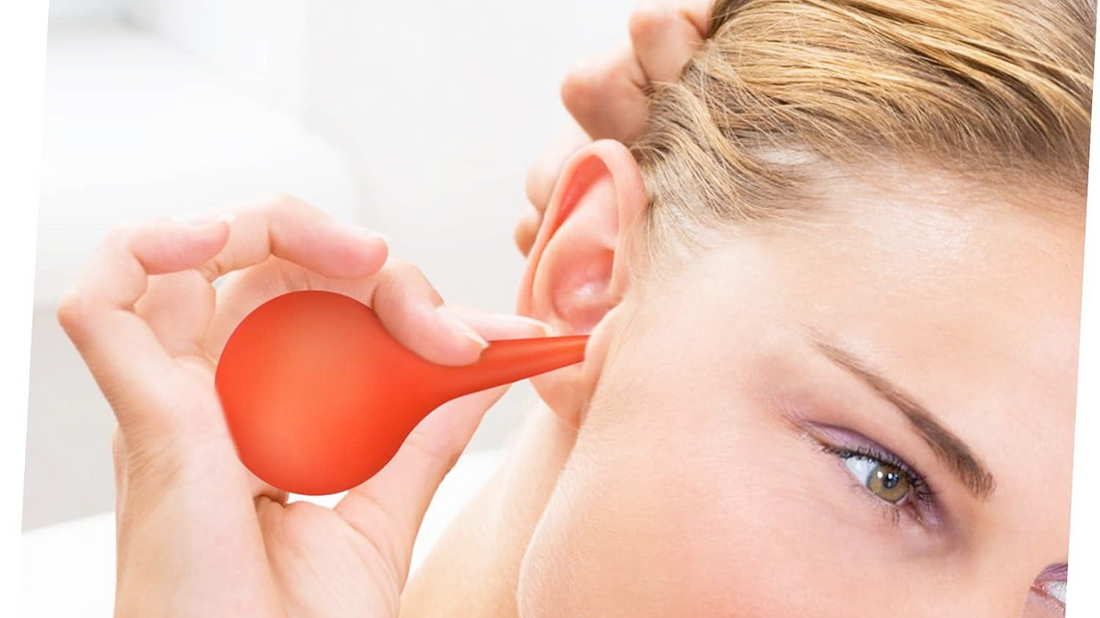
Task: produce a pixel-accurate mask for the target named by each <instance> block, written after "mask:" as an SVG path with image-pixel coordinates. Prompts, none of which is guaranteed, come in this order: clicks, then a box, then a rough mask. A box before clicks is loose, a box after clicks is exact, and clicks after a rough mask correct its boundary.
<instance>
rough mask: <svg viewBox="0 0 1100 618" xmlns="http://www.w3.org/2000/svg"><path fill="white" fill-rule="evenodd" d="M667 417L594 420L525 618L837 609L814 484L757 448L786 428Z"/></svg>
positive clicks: (527, 588)
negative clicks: (798, 585)
mask: <svg viewBox="0 0 1100 618" xmlns="http://www.w3.org/2000/svg"><path fill="white" fill-rule="evenodd" d="M620 401H622V400H621V399H620ZM662 408H663V406H661V405H660V401H659V400H655V399H654V400H650V404H649V410H648V411H642V410H639V409H635V411H634V413H631V414H616V413H614V412H613V411H610V410H603V411H600V412H596V411H593V415H592V417H591V418H590V419H589V423H587V424H586V426H585V427H584V428H583V429H582V432H581V434H580V436H579V438H578V442H577V446H576V449H575V451H574V453H573V456H572V457H571V459H570V462H569V464H568V465H567V467H566V469H565V471H564V472H563V474H562V477H561V479H560V480H559V483H558V486H557V488H556V490H555V493H554V495H553V497H552V499H551V501H550V503H549V505H548V507H547V509H546V511H545V513H544V515H543V517H542V519H541V520H540V523H539V526H538V528H537V530H536V533H535V535H534V537H533V539H532V541H531V545H530V546H529V548H528V551H527V554H526V556H525V559H524V563H523V567H522V571H521V579H520V588H519V594H518V598H519V601H520V607H521V609H522V610H523V611H522V615H523V616H524V618H534V617H538V616H576V615H629V616H667V615H736V616H741V617H753V616H761V617H764V616H768V617H770V618H783V617H786V616H792V617H793V616H806V615H813V614H814V612H812V611H811V608H815V609H816V611H817V612H820V611H822V607H823V606H824V607H827V606H828V605H829V603H828V599H827V598H825V597H827V596H829V595H828V594H822V591H821V589H820V587H819V585H820V584H822V583H825V585H826V586H828V585H830V584H829V583H828V582H823V578H822V576H821V573H822V572H828V571H829V570H830V569H831V570H833V571H834V572H835V569H832V565H833V559H834V558H835V555H834V554H832V553H831V552H830V551H829V545H830V542H829V539H828V537H827V535H822V534H819V533H818V530H817V529H816V527H815V525H814V523H815V522H814V515H813V509H811V508H808V505H809V504H812V501H811V500H808V499H807V497H806V492H805V491H804V487H803V485H804V481H803V480H802V479H801V478H800V475H799V474H797V471H795V472H793V473H792V472H784V471H783V470H784V467H782V465H781V464H782V458H781V457H779V456H777V455H776V454H775V453H774V452H773V450H772V449H769V448H768V447H767V446H766V445H765V443H766V442H767V440H761V439H759V438H760V437H762V436H766V435H767V433H768V432H771V431H776V429H775V428H773V427H771V426H769V424H768V423H764V422H760V421H755V422H754V421H752V420H751V419H749V418H745V419H740V420H737V422H736V423H734V424H731V423H729V422H727V423H725V424H724V430H723V431H718V430H716V427H715V426H714V425H713V424H711V423H706V422H703V423H700V422H698V420H699V419H698V418H695V419H694V420H693V419H691V418H690V417H691V416H692V414H691V413H689V412H688V411H686V410H684V409H683V408H682V407H679V406H676V407H673V408H664V409H665V410H666V411H665V412H664V413H662V414H654V413H653V412H652V411H653V410H654V409H657V410H660V409H662ZM734 425H735V426H736V428H737V429H736V431H731V426H734ZM789 439H790V438H789V436H788V441H789ZM834 540H835V537H834ZM792 578H793V582H799V581H802V582H805V583H806V584H807V585H809V583H810V582H815V583H816V584H817V585H813V586H812V588H808V589H807V588H803V589H802V590H797V589H792V583H793V582H792ZM825 579H827V578H825ZM810 592H813V594H809V593H810ZM838 592H840V591H838ZM840 609H844V610H850V609H852V605H851V604H846V605H844V606H840V607H838V610H840ZM818 615H821V614H818ZM825 615H829V614H828V613H826V614H825Z"/></svg>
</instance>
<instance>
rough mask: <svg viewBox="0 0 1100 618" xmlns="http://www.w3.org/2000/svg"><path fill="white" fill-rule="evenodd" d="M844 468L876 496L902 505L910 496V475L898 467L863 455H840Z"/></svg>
mask: <svg viewBox="0 0 1100 618" xmlns="http://www.w3.org/2000/svg"><path fill="white" fill-rule="evenodd" d="M838 455H839V456H840V458H841V459H842V460H843V461H844V467H846V468H848V471H849V472H851V473H852V476H854V477H856V480H858V481H859V482H860V483H861V484H862V485H863V486H864V487H866V488H867V490H868V491H870V492H871V493H872V494H874V495H875V496H877V497H879V498H882V499H883V500H885V501H887V502H889V503H890V504H901V503H902V502H903V501H904V500H905V498H906V497H908V496H909V492H910V486H909V474H908V473H907V472H906V471H905V470H903V469H901V468H900V467H898V466H894V465H891V464H888V463H886V462H883V461H880V460H879V459H877V458H875V457H871V456H869V455H865V454H862V453H843V452H842V453H838Z"/></svg>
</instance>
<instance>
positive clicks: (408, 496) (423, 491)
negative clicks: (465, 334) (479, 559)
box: [335, 306, 547, 582]
mask: <svg viewBox="0 0 1100 618" xmlns="http://www.w3.org/2000/svg"><path fill="white" fill-rule="evenodd" d="M449 308H450V309H451V310H452V311H453V313H454V314H455V315H457V316H459V318H460V319H461V320H462V321H463V322H465V323H466V324H468V325H469V326H471V327H473V328H474V330H476V331H477V332H478V334H479V335H481V336H482V337H485V338H486V339H488V340H500V339H516V338H523V337H540V336H545V335H546V332H547V331H546V328H547V327H546V325H544V324H542V323H541V322H539V321H537V320H533V319H531V318H526V317H523V316H514V315H503V314H492V313H489V312H486V311H482V310H480V309H474V308H472V307H464V306H449ZM507 390H508V387H507V386H501V387H497V388H492V389H488V390H484V391H481V392H477V393H473V394H471V395H466V396H464V397H460V398H458V399H455V400H453V401H450V402H448V403H445V404H443V405H442V406H440V407H439V408H438V409H436V410H434V411H433V412H432V413H430V414H429V415H428V416H427V417H426V418H425V419H424V420H423V421H421V422H420V424H419V425H417V426H416V428H415V429H414V430H413V431H412V433H410V434H409V436H408V438H406V440H405V443H404V444H402V446H401V448H400V449H399V450H398V451H397V454H396V455H394V458H393V459H392V460H390V462H389V463H388V464H386V467H384V468H382V470H380V471H379V472H378V474H376V475H374V477H372V478H371V479H370V480H368V481H366V482H365V483H363V484H361V485H359V486H357V487H355V488H353V489H352V490H350V491H349V492H348V494H347V495H346V496H345V497H344V498H343V499H342V500H341V501H340V502H339V503H338V504H337V505H336V508H335V510H336V512H337V513H338V514H340V515H341V516H342V517H343V518H344V519H345V520H346V521H347V522H348V523H349V524H351V525H352V527H354V528H355V529H356V530H358V531H359V532H360V533H361V534H363V535H364V536H366V537H367V538H368V539H370V541H371V543H372V545H374V546H375V547H378V548H379V550H380V552H381V553H382V554H383V556H384V558H385V559H386V560H387V561H388V562H389V564H390V566H391V567H392V568H393V569H394V571H395V572H396V573H398V574H399V576H400V581H402V582H404V581H405V578H406V577H407V576H408V567H409V560H410V559H411V557H412V547H413V542H414V541H415V540H416V534H417V531H418V530H419V529H420V523H421V521H422V520H423V518H424V512H425V511H426V510H427V509H428V504H429V503H431V500H432V496H434V495H435V490H436V489H437V488H438V487H439V484H440V483H441V482H443V477H445V476H446V475H447V473H448V472H450V470H451V468H452V467H454V464H455V462H456V461H458V457H459V456H460V455H461V454H462V451H463V450H465V448H466V445H467V444H468V443H469V442H470V438H472V437H473V434H474V431H476V430H477V427H478V425H479V424H480V423H481V419H482V417H483V416H484V415H485V412H486V411H487V410H488V409H489V408H490V407H492V406H493V404H495V403H496V402H497V401H498V400H499V399H500V398H501V397H502V396H503V395H504V393H505V392H506V391H507Z"/></svg>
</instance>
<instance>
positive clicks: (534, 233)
mask: <svg viewBox="0 0 1100 618" xmlns="http://www.w3.org/2000/svg"><path fill="white" fill-rule="evenodd" d="M541 225H542V212H540V211H538V210H535V209H534V208H531V209H529V210H528V211H527V212H526V213H524V214H523V216H522V217H520V219H519V221H517V222H516V230H515V241H516V247H517V248H518V249H519V251H520V253H522V254H523V255H524V256H526V255H527V254H528V253H530V252H531V247H533V246H535V238H537V237H538V233H539V227H540V226H541Z"/></svg>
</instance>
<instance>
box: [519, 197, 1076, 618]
mask: <svg viewBox="0 0 1100 618" xmlns="http://www.w3.org/2000/svg"><path fill="white" fill-rule="evenodd" d="M943 186H944V185H943V184H941V183H937V182H932V180H929V181H927V182H926V183H924V184H920V183H915V182H909V183H905V184H904V187H903V185H902V184H898V185H896V186H895V188H894V189H893V190H892V191H889V192H887V191H879V190H875V189H871V188H869V187H866V186H856V185H855V184H854V183H848V185H847V186H845V187H832V188H830V189H823V195H824V197H822V202H823V203H822V204H821V208H820V210H819V211H818V212H816V214H814V215H807V216H806V218H805V219H804V220H803V221H802V222H801V223H798V224H794V223H791V224H786V225H782V226H780V225H769V226H767V227H758V228H751V229H744V230H741V231H739V232H735V233H731V234H729V235H728V236H727V237H726V238H725V240H724V242H722V243H721V244H720V246H719V247H718V248H716V249H713V250H709V251H707V252H705V253H704V254H702V255H701V256H700V257H699V258H698V259H697V260H694V261H693V262H692V263H691V264H690V265H688V266H687V267H686V268H685V269H684V270H683V271H678V272H677V274H675V275H674V276H671V277H669V278H668V279H667V280H664V281H661V282H660V283H649V284H643V286H641V287H636V288H634V289H631V290H630V291H629V292H628V294H627V296H626V298H625V299H624V301H623V302H622V304H621V305H620V306H618V307H617V308H616V309H614V310H613V311H612V312H611V313H610V314H608V316H607V318H606V319H605V320H604V323H602V324H601V325H600V327H599V328H598V329H597V331H596V333H595V335H594V337H593V342H592V344H591V345H596V346H607V355H606V360H605V361H604V362H603V364H602V367H599V368H598V371H599V382H598V386H597V388H596V390H595V394H594V395H593V397H592V400H591V405H590V406H589V408H588V409H587V411H586V413H585V416H584V418H583V420H582V422H581V426H580V430H579V433H578V436H577V441H576V445H575V448H574V451H573V453H572V455H571V457H570V459H569V461H568V463H567V464H566V467H565V469H564V471H563V473H562V475H561V477H560V479H559V481H558V485H557V487H556V489H555V491H554V494H553V496H552V498H551V500H550V503H549V504H548V506H547V508H546V511H545V512H544V514H543V517H542V519H541V520H540V522H539V525H538V528H537V530H536V532H535V535H534V538H533V539H532V542H531V545H530V547H529V549H528V552H527V555H526V556H525V559H524V563H523V567H522V572H521V578H520V579H521V581H520V588H519V601H520V607H521V608H522V610H523V615H524V616H525V617H534V616H544V615H546V616H550V615H553V616H580V615H584V616H651V615H653V616H656V615H661V616H667V615H677V616H743V617H755V616H759V617H768V618H783V617H787V616H791V617H794V616H798V617H804V616H841V615H854V616H897V617H904V616H960V617H962V616H965V617H968V618H973V617H980V616H996V617H998V618H1004V617H1006V616H1020V615H1026V616H1046V615H1051V616H1054V615H1060V612H1061V610H1060V609H1059V608H1058V606H1057V604H1056V603H1055V602H1053V601H1052V600H1051V599H1050V598H1049V597H1047V596H1045V595H1043V594H1040V593H1038V592H1036V590H1035V589H1034V588H1033V582H1034V581H1035V580H1036V578H1037V577H1039V576H1040V573H1041V572H1043V571H1044V569H1046V568H1047V567H1048V566H1050V565H1052V564H1057V563H1061V562H1064V561H1065V559H1066V552H1067V548H1068V528H1069V506H1070V467H1071V461H1072V445H1073V418H1074V399H1075V390H1076V389H1075V376H1076V367H1077V345H1078V322H1079V308H1080V293H1081V258H1082V242H1083V226H1082V224H1081V221H1080V220H1079V219H1075V218H1072V217H1065V218H1064V219H1059V218H1058V217H1057V216H1055V215H1051V214H1049V213H1050V212H1051V211H1055V210H1059V209H1061V210H1065V209H1066V208H1067V207H1077V208H1081V205H1079V204H1077V202H1083V199H1082V198H1078V197H1071V198H1065V197H1062V198H1055V197H1054V196H1053V194H1052V193H1051V192H1049V191H1047V192H1041V191H1036V192H1035V193H1036V194H1035V195H1023V194H1018V195H1016V196H1015V197H1016V198H1017V199H1016V200H1015V201H1018V202H1020V204H1019V205H1006V204H1005V203H1004V201H1003V200H1001V201H1000V203H998V200H996V199H994V198H991V197H987V198H983V197H981V196H978V195H966V196H964V195H962V192H961V191H958V192H956V191H954V190H951V191H949V190H944V189H942V188H940V187H943ZM1082 211H1083V210H1082ZM1044 212H1046V213H1047V214H1041V213H1044ZM1041 587H1042V586H1039V588H1041ZM1025 605H1026V609H1025Z"/></svg>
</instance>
